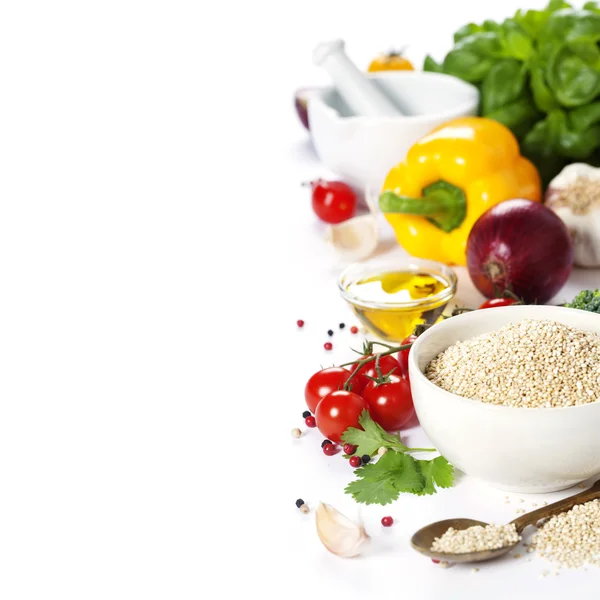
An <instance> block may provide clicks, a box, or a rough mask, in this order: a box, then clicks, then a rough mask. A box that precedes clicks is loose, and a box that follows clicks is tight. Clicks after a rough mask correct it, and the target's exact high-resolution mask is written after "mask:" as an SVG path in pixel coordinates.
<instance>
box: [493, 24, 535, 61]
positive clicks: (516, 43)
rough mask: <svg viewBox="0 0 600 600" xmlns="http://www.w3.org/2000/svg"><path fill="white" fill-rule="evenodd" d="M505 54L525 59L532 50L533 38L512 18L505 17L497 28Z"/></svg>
mask: <svg viewBox="0 0 600 600" xmlns="http://www.w3.org/2000/svg"><path fill="white" fill-rule="evenodd" d="M499 32H500V37H501V40H502V45H503V47H504V54H505V56H509V57H511V58H518V59H519V60H527V59H528V58H529V57H530V56H531V53H532V52H533V40H532V39H531V37H530V36H529V35H528V34H527V33H526V32H525V31H524V30H523V28H522V27H521V26H520V25H519V24H518V23H517V22H516V21H515V20H514V19H506V20H505V21H504V23H502V26H501V28H500V30H499Z"/></svg>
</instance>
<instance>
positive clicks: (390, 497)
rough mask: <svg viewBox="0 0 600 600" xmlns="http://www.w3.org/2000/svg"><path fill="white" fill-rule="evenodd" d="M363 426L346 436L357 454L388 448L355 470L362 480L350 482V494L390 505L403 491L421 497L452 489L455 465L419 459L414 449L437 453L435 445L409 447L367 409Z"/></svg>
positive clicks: (367, 501) (357, 499)
mask: <svg viewBox="0 0 600 600" xmlns="http://www.w3.org/2000/svg"><path fill="white" fill-rule="evenodd" d="M359 423H360V425H361V427H362V429H357V428H355V427H349V428H348V429H346V431H345V432H344V434H343V435H342V439H343V440H344V442H347V443H348V444H352V445H354V446H356V454H358V455H359V456H362V455H364V454H368V455H370V456H372V455H374V454H376V453H377V451H378V450H379V448H382V447H383V448H387V450H388V452H386V453H385V454H383V455H382V456H381V457H380V458H379V460H378V461H377V462H375V463H371V462H370V463H368V464H366V465H364V466H362V467H359V468H358V469H356V470H355V471H354V474H355V475H356V476H357V478H358V479H356V480H355V481H352V482H351V483H349V484H348V485H347V487H346V489H345V492H346V493H347V494H351V495H352V497H353V498H354V499H355V500H356V501H357V502H361V503H363V504H381V505H386V504H390V503H391V502H393V501H394V500H397V499H398V496H399V495H400V493H401V492H406V493H410V494H417V495H420V496H423V495H428V494H435V492H436V487H435V486H437V487H441V488H448V487H451V486H452V483H453V481H454V467H453V466H452V465H451V464H450V463H449V462H448V461H447V460H446V459H445V458H444V457H443V456H438V457H437V458H434V459H432V460H418V459H415V458H413V457H412V456H411V455H410V453H411V452H435V450H434V449H433V448H408V447H407V446H405V445H404V444H403V443H402V442H401V440H400V437H399V436H396V435H393V434H391V433H388V432H387V431H385V430H384V429H383V428H382V427H381V426H380V425H379V424H378V423H375V421H373V419H371V417H370V415H369V413H368V412H367V411H366V410H363V412H362V414H361V415H360V418H359Z"/></svg>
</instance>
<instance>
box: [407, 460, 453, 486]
mask: <svg viewBox="0 0 600 600" xmlns="http://www.w3.org/2000/svg"><path fill="white" fill-rule="evenodd" d="M418 466H419V469H420V470H421V474H422V476H423V477H424V480H425V483H424V485H423V488H422V489H421V490H420V491H417V492H415V493H416V494H418V495H420V496H425V495H430V494H435V492H436V489H435V486H434V483H435V485H437V486H438V487H441V488H449V487H451V486H452V484H453V483H454V467H453V466H452V465H451V464H450V463H449V462H448V461H447V460H446V459H445V458H444V457H443V456H438V457H437V458H434V459H433V460H419V461H418Z"/></svg>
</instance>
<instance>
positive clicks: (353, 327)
mask: <svg viewBox="0 0 600 600" xmlns="http://www.w3.org/2000/svg"><path fill="white" fill-rule="evenodd" d="M350 333H358V327H357V326H356V325H352V327H350Z"/></svg>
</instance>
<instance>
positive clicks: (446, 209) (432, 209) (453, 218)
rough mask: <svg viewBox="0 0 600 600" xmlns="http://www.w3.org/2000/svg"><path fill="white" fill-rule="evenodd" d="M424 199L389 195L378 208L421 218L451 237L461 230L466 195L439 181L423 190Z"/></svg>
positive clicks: (383, 196) (465, 207) (386, 195)
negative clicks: (457, 230)
mask: <svg viewBox="0 0 600 600" xmlns="http://www.w3.org/2000/svg"><path fill="white" fill-rule="evenodd" d="M422 194H423V196H422V197H421V198H410V197H408V196H400V195H398V194H396V193H394V192H390V191H386V192H383V194H381V196H380V197H379V207H380V208H381V210H382V211H383V212H384V213H402V214H406V215H421V216H423V217H425V218H427V220H428V221H430V222H431V223H433V224H434V225H435V226H436V227H439V228H440V229H441V230H442V231H445V232H446V233H450V232H451V231H452V230H453V229H456V228H457V227H460V225H461V223H462V222H463V221H464V220H465V216H466V214H467V200H466V198H465V193H464V192H463V191H462V190H461V189H460V188H459V187H456V186H455V185H452V184H451V183H448V182H447V181H443V180H441V179H440V181H436V182H435V183H432V184H431V185H429V186H427V187H426V188H423V190H422Z"/></svg>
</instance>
